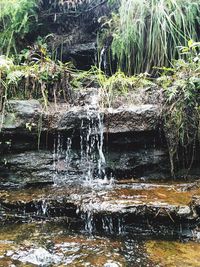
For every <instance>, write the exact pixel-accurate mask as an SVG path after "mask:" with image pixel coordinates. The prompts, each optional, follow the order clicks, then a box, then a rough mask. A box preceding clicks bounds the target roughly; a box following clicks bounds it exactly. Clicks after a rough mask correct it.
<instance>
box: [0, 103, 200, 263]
mask: <svg viewBox="0 0 200 267" xmlns="http://www.w3.org/2000/svg"><path fill="white" fill-rule="evenodd" d="M93 100H94V101H93V102H92V105H90V106H88V107H87V108H86V110H85V112H86V116H84V119H80V133H79V134H78V138H77V136H75V137H74V136H73V134H72V135H71V136H70V135H67V136H66V135H65V134H64V133H62V132H58V133H57V134H55V136H54V141H53V148H52V160H51V159H49V162H52V166H51V165H50V167H49V168H50V171H51V174H52V177H53V184H52V185H48V186H47V185H45V187H43V186H41V188H40V185H39V186H38V188H34V187H30V188H29V187H28V188H26V187H25V188H22V189H21V188H14V189H13V188H9V189H8V191H3V192H0V197H1V201H3V205H2V206H0V211H1V209H2V210H3V212H4V208H6V212H7V213H6V214H5V217H6V220H7V218H9V216H10V218H13V217H12V216H13V213H12V209H14V211H13V212H14V213H15V214H14V216H15V215H17V216H18V217H17V220H16V221H15V224H10V225H6V224H5V225H3V226H2V227H1V228H0V266H2V267H7V266H9V267H18V266H19V267H25V266H31V267H32V266H45V267H48V266H49V267H51V266H56V267H61V266H69V267H70V266H71V267H81V266H84V267H85V266H87V267H127V266H128V267H129V266H130V267H155V266H157V267H159V266H160V267H162V266H177V267H179V266H180V267H182V266H192V267H196V266H200V265H199V263H198V262H197V261H195V260H194V259H193V258H192V255H193V256H194V257H196V258H198V257H200V253H199V251H200V250H199V248H200V247H199V244H198V243H195V242H192V241H190V242H189V243H188V242H187V243H181V242H179V241H180V240H181V241H182V240H184V241H185V240H187V241H188V240H190V239H191V237H192V236H193V234H194V231H193V229H192V228H191V227H190V223H188V222H187V221H186V222H185V224H183V225H182V224H181V223H180V225H175V224H174V222H173V218H171V217H170V216H171V215H170V214H169V216H168V223H166V224H164V225H161V226H159V225H156V224H155V226H154V225H153V224H151V223H150V222H149V220H148V218H146V217H144V218H143V219H141V220H140V219H138V218H136V219H135V217H134V216H135V215H134V214H135V211H136V208H135V206H132V205H133V204H135V203H136V205H139V207H142V209H140V210H139V212H141V213H142V212H143V213H144V212H145V211H146V209H147V207H148V204H150V203H151V201H152V200H153V201H154V200H155V201H156V205H157V204H158V202H157V200H158V198H160V199H161V200H162V203H161V205H164V204H165V202H163V199H164V201H165V199H166V195H168V197H169V198H170V197H171V201H172V200H173V196H174V194H178V193H177V192H178V191H177V192H176V190H175V188H172V189H173V190H171V189H170V190H171V191H170V190H169V188H171V187H167V185H162V188H161V189H160V190H161V191H159V187H156V185H154V189H152V185H151V184H147V183H142V182H141V181H140V182H139V183H135V182H133V181H132V180H130V181H127V182H126V181H125V182H123V181H122V182H120V181H117V180H115V179H114V178H113V177H112V176H110V175H108V172H107V164H108V161H107V160H106V158H107V157H106V156H107V155H106V154H105V146H104V143H105V142H104V131H105V127H104V123H103V122H104V115H103V113H102V112H101V110H100V108H99V107H98V106H97V105H96V99H95V98H94V99H93ZM153 146H154V149H155V144H153ZM45 155H46V154H45ZM147 156H148V155H146V154H145V157H144V160H146V157H147ZM49 164H51V163H49ZM160 186H161V185H160ZM148 189H149V192H150V193H149V196H147V191H145V190H148ZM139 190H140V192H141V195H140V194H138V191H139ZM143 190H144V192H145V194H144V192H143ZM153 190H154V191H153ZM170 194H171V195H170ZM119 195H120V199H118V196H119ZM148 197H149V198H150V200H149V202H148ZM4 198H5V199H6V201H4ZM131 201H132V202H131ZM144 201H146V202H145V203H147V204H145V205H143V203H144ZM172 204H173V203H172ZM126 205H127V206H126ZM162 207H163V206H162ZM153 208H155V207H153ZM172 208H173V205H172ZM163 210H164V213H165V215H166V213H167V212H168V211H166V212H165V209H164V208H163V209H162V208H161V209H158V211H157V212H156V213H155V214H154V215H153V220H155V218H156V217H157V216H159V214H160V213H161V212H162V211H163ZM180 212H182V213H184V212H186V213H187V212H188V207H185V206H184V207H183V208H182V209H181V210H180ZM189 212H190V210H189ZM182 213H180V214H182ZM6 220H5V221H6ZM160 255H163V256H162V257H161V256H160ZM175 256H176V257H175ZM181 257H182V258H184V257H185V258H184V259H185V261H186V265H182V261H181V260H182V258H181ZM163 259H164V262H163ZM170 264H171V265H170Z"/></svg>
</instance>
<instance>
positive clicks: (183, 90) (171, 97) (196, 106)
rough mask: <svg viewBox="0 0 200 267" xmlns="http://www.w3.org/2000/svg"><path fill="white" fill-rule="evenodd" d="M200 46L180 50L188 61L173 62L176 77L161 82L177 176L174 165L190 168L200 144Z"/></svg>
mask: <svg viewBox="0 0 200 267" xmlns="http://www.w3.org/2000/svg"><path fill="white" fill-rule="evenodd" d="M198 47H199V43H195V42H193V41H189V42H188V46H187V47H181V48H180V51H181V53H183V54H184V55H185V53H187V60H184V59H180V60H178V61H176V62H175V63H174V74H173V76H167V75H166V74H165V75H164V76H163V77H162V79H161V85H162V87H163V88H164V93H165V97H166V103H165V106H164V109H163V118H164V129H165V135H166V139H167V142H168V147H169V155H170V162H171V173H172V175H174V174H175V171H176V168H175V166H176V164H175V162H178V161H179V162H182V163H183V167H184V168H188V170H189V169H190V168H191V166H192V164H193V161H194V158H195V153H197V152H196V146H197V143H198V142H200V71H199V70H200V60H199V58H198V59H197V57H198V56H197V55H198Z"/></svg>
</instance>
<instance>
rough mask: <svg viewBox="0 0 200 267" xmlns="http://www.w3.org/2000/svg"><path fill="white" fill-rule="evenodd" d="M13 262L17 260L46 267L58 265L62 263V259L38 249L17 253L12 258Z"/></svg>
mask: <svg viewBox="0 0 200 267" xmlns="http://www.w3.org/2000/svg"><path fill="white" fill-rule="evenodd" d="M12 259H13V260H18V261H21V262H24V263H32V264H35V265H37V266H47V265H52V264H58V263H59V262H61V261H62V258H60V257H58V256H57V255H55V254H51V253H49V252H48V251H47V250H46V249H44V248H42V247H40V248H37V249H31V250H29V251H19V252H18V253H17V254H15V255H13V256H12Z"/></svg>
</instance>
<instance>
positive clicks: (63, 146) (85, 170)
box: [53, 95, 113, 187]
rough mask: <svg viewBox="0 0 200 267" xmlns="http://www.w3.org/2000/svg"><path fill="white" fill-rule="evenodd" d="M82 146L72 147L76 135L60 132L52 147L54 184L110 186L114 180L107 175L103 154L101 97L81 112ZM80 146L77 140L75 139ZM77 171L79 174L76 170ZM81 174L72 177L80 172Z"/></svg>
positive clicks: (80, 138)
mask: <svg viewBox="0 0 200 267" xmlns="http://www.w3.org/2000/svg"><path fill="white" fill-rule="evenodd" d="M81 115H82V118H80V126H79V128H80V134H79V147H80V149H79V150H78V151H77V150H76V151H75V150H74V147H73V142H74V141H73V136H68V137H64V134H61V133H58V134H57V136H55V138H54V145H53V171H54V174H53V182H54V184H55V185H59V184H65V183H66V184H67V183H69V182H70V183H77V182H79V183H81V184H84V185H85V186H90V187H93V186H100V185H108V184H109V182H110V184H111V183H112V182H113V179H108V177H107V175H106V158H105V155H104V123H103V121H104V115H103V114H102V112H101V109H100V108H99V105H98V95H94V96H92V100H91V104H90V105H88V106H86V108H84V109H83V111H82V114H81ZM74 143H76V146H77V139H76V142H74ZM74 168H76V171H73V170H74ZM77 171H78V175H77V174H76V175H73V173H77Z"/></svg>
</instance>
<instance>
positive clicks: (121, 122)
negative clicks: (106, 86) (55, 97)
mask: <svg viewBox="0 0 200 267" xmlns="http://www.w3.org/2000/svg"><path fill="white" fill-rule="evenodd" d="M156 94H158V93H156ZM146 95H149V92H148V91H147V92H142V91H141V97H142V99H143V102H142V101H141V100H139V99H137V100H136V99H134V100H133V101H129V102H127V101H126V100H123V101H122V102H121V104H120V105H119V107H118V108H103V109H102V108H99V107H100V106H101V101H102V99H101V96H100V93H99V92H98V89H95V88H91V89H88V90H86V91H84V90H83V92H82V93H77V95H76V96H75V99H76V100H75V103H74V104H75V105H73V106H70V105H69V104H67V103H66V104H64V103H60V104H57V105H54V104H50V105H49V107H48V109H46V108H44V107H43V106H42V105H41V104H40V103H39V101H37V100H9V101H8V103H7V105H6V110H4V111H3V112H2V114H0V116H1V121H2V122H3V123H2V125H1V132H2V134H4V135H12V134H19V133H20V134H25V135H37V134H39V133H41V132H54V131H65V132H71V131H74V130H75V131H76V132H80V130H81V127H82V124H83V123H85V124H88V122H89V121H91V120H93V121H97V123H98V115H99V113H100V114H101V115H102V116H103V117H104V132H105V133H127V132H149V131H156V130H158V128H159V121H160V119H159V117H160V102H159V101H161V100H159V98H158V99H157V100H156V101H152V100H151V97H150V99H148V97H147V96H146ZM145 97H146V98H147V99H148V100H147V99H146V100H145ZM137 98H138V96H137Z"/></svg>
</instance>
